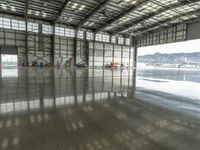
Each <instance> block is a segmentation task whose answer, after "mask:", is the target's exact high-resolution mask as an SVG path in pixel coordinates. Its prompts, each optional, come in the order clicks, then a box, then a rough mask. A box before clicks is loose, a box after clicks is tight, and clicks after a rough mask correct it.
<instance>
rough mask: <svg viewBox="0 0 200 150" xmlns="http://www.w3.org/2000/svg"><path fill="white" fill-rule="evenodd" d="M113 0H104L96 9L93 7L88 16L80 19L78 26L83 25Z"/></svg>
mask: <svg viewBox="0 0 200 150" xmlns="http://www.w3.org/2000/svg"><path fill="white" fill-rule="evenodd" d="M110 1H111V0H104V1H103V2H101V3H100V4H99V5H98V6H97V7H96V8H95V9H93V10H92V11H91V12H90V13H89V14H88V15H87V16H86V17H85V19H84V20H82V21H80V22H79V24H78V28H79V27H81V26H83V25H84V23H86V22H87V21H88V20H89V19H90V18H91V17H92V16H93V15H94V14H96V13H97V12H98V11H99V10H100V9H101V8H103V7H104V6H106V5H107V4H108V3H109V2H110Z"/></svg>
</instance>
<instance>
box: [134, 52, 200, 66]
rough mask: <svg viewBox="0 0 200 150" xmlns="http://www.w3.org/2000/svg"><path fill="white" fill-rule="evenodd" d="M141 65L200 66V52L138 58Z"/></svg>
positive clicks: (160, 54) (157, 54)
mask: <svg viewBox="0 0 200 150" xmlns="http://www.w3.org/2000/svg"><path fill="white" fill-rule="evenodd" d="M138 62H139V63H148V64H200V52H194V53H172V54H162V53H155V54H152V55H143V56H139V57H138Z"/></svg>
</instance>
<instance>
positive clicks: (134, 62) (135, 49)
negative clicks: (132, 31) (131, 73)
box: [133, 39, 138, 68]
mask: <svg viewBox="0 0 200 150" xmlns="http://www.w3.org/2000/svg"><path fill="white" fill-rule="evenodd" d="M133 43H134V56H133V67H135V68H136V67H137V53H138V52H137V51H138V46H137V40H136V39H134V41H133Z"/></svg>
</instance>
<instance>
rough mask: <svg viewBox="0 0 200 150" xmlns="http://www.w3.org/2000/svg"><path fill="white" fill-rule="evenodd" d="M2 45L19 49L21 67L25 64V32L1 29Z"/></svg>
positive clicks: (0, 39)
mask: <svg viewBox="0 0 200 150" xmlns="http://www.w3.org/2000/svg"><path fill="white" fill-rule="evenodd" d="M0 45H1V46H15V47H17V49H18V63H19V65H22V64H23V63H24V62H25V60H26V50H25V34H24V32H21V31H15V30H7V29H0Z"/></svg>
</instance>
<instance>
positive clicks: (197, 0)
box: [114, 0, 200, 34]
mask: <svg viewBox="0 0 200 150" xmlns="http://www.w3.org/2000/svg"><path fill="white" fill-rule="evenodd" d="M199 1H200V0H191V1H183V2H181V3H178V4H171V5H170V6H167V7H166V8H164V9H161V10H159V11H157V12H154V13H151V14H150V15H148V16H146V17H143V18H141V19H139V20H137V21H135V22H132V23H129V24H127V25H124V26H123V27H122V28H121V29H118V30H117V32H114V34H117V33H120V32H123V31H124V30H126V29H128V28H131V27H132V26H134V25H137V24H139V23H142V22H144V21H145V20H148V19H150V18H152V17H155V16H156V15H158V14H161V13H163V12H165V11H168V10H172V9H175V8H178V7H181V6H184V5H188V4H192V3H196V2H199ZM180 16H184V15H183V14H181V15H180Z"/></svg>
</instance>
